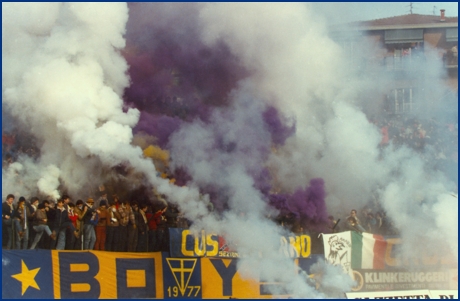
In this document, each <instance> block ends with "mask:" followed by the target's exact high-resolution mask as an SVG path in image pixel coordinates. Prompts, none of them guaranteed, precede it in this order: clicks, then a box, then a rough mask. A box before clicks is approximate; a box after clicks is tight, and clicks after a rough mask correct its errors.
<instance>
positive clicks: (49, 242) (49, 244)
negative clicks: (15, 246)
mask: <svg viewBox="0 0 460 301" xmlns="http://www.w3.org/2000/svg"><path fill="white" fill-rule="evenodd" d="M42 204H43V205H44V206H45V213H46V219H47V224H48V227H49V228H50V229H51V231H53V230H52V229H54V222H55V220H56V209H55V208H54V207H53V206H51V202H50V201H48V200H43V202H42ZM42 242H43V243H42V244H41V247H43V249H48V250H51V249H54V247H55V246H56V240H55V239H51V238H50V237H49V236H45V237H44V238H43V240H42Z"/></svg>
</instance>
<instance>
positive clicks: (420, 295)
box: [346, 290, 432, 299]
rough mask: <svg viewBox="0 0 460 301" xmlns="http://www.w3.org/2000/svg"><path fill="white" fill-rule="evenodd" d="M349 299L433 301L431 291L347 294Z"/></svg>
mask: <svg viewBox="0 0 460 301" xmlns="http://www.w3.org/2000/svg"><path fill="white" fill-rule="evenodd" d="M346 295H347V298H348V299H432V298H431V294H430V291H429V290H418V291H390V292H366V293H346Z"/></svg>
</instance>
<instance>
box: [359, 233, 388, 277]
mask: <svg viewBox="0 0 460 301" xmlns="http://www.w3.org/2000/svg"><path fill="white" fill-rule="evenodd" d="M386 247H387V242H386V241H385V239H384V238H383V236H381V235H376V234H371V233H357V232H355V231H351V268H352V269H374V270H375V269H383V268H385V251H386Z"/></svg>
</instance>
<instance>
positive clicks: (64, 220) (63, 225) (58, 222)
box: [53, 199, 78, 250]
mask: <svg viewBox="0 0 460 301" xmlns="http://www.w3.org/2000/svg"><path fill="white" fill-rule="evenodd" d="M67 227H70V229H71V230H72V232H73V234H74V235H75V236H76V237H78V232H77V231H76V229H75V227H74V226H73V224H72V221H71V220H70V218H69V213H68V212H67V210H65V207H64V200H63V199H59V200H58V202H57V208H56V218H55V221H54V227H53V228H54V233H55V234H56V233H58V240H57V245H56V250H64V248H65V241H66V232H67Z"/></svg>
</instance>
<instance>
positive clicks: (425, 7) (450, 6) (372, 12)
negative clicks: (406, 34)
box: [314, 2, 458, 23]
mask: <svg viewBox="0 0 460 301" xmlns="http://www.w3.org/2000/svg"><path fill="white" fill-rule="evenodd" d="M314 6H315V7H316V8H317V9H318V10H320V11H322V12H324V14H325V16H326V17H327V18H328V21H330V22H331V23H347V22H353V21H367V20H373V19H380V18H388V17H393V16H399V15H405V14H409V13H410V2H317V3H314ZM440 9H445V10H446V12H445V14H446V17H456V16H458V2H412V13H414V14H420V15H432V14H433V10H434V12H435V15H439V14H440ZM344 12H345V13H344ZM331 19H335V21H332V20H331Z"/></svg>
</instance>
